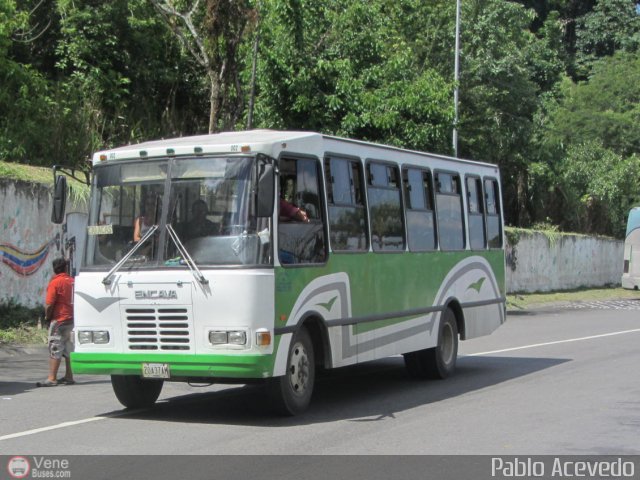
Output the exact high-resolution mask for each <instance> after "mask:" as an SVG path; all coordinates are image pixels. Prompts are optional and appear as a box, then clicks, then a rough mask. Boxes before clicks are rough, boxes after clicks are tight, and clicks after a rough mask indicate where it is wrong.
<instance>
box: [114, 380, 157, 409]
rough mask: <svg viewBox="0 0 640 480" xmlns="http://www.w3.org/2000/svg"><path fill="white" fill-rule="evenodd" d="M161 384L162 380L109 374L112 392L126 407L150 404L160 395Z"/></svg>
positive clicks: (141, 406)
mask: <svg viewBox="0 0 640 480" xmlns="http://www.w3.org/2000/svg"><path fill="white" fill-rule="evenodd" d="M163 384H164V381H163V380H147V379H144V378H140V377H138V376H137V375H111V386H112V387H113V392H114V393H115V394H116V397H117V398H118V401H119V402H120V403H121V404H122V405H124V406H125V407H127V408H147V407H150V406H152V405H153V404H154V403H155V402H156V400H157V399H158V397H159V396H160V392H161V391H162V385H163Z"/></svg>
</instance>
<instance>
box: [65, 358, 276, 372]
mask: <svg viewBox="0 0 640 480" xmlns="http://www.w3.org/2000/svg"><path fill="white" fill-rule="evenodd" d="M145 363H146V364H149V363H153V364H166V365H168V367H169V372H170V376H171V378H173V377H210V378H228V379H231V378H239V379H242V378H247V379H249V378H267V377H270V376H271V372H272V371H273V357H272V356H270V355H176V354H163V355H148V354H137V353H135V354H132V353H84V352H73V353H72V354H71V368H72V370H73V373H77V374H91V375H142V366H143V364H145Z"/></svg>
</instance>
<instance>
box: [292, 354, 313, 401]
mask: <svg viewBox="0 0 640 480" xmlns="http://www.w3.org/2000/svg"><path fill="white" fill-rule="evenodd" d="M289 382H290V383H291V388H292V389H293V391H294V392H296V393H297V394H300V395H302V394H304V392H305V391H306V390H307V387H308V382H309V357H308V355H307V351H306V350H305V348H304V346H303V345H302V344H300V343H298V344H296V345H295V346H294V347H293V350H292V352H291V360H290V361H289Z"/></svg>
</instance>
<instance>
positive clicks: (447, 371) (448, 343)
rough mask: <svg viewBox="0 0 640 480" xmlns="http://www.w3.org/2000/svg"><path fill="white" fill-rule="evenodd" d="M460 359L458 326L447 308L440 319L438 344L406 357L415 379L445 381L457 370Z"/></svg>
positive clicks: (453, 314)
mask: <svg viewBox="0 0 640 480" xmlns="http://www.w3.org/2000/svg"><path fill="white" fill-rule="evenodd" d="M457 358H458V324H457V322H456V315H455V313H453V310H451V309H450V308H447V309H446V310H445V311H444V312H443V313H442V317H441V318H440V326H439V327H438V344H437V346H436V347H434V348H427V349H424V350H419V351H417V352H411V353H407V354H405V355H404V363H405V366H406V367H407V371H408V372H409V375H410V376H412V377H414V378H435V379H445V378H447V377H450V376H452V375H453V374H454V373H455V370H456V360H457Z"/></svg>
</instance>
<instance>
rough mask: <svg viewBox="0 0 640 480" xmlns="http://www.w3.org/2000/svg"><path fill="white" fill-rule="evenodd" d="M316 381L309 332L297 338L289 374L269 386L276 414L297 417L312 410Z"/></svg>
mask: <svg viewBox="0 0 640 480" xmlns="http://www.w3.org/2000/svg"><path fill="white" fill-rule="evenodd" d="M314 381H315V359H314V354H313V344H312V342H311V337H310V336H309V332H308V331H307V329H306V328H304V327H303V328H301V329H300V330H298V332H297V333H296V334H295V335H294V337H293V339H292V340H291V345H290V347H289V355H288V356H287V371H286V373H285V374H284V375H283V376H281V377H273V378H271V379H270V380H269V383H268V385H267V389H268V394H269V397H270V399H271V402H272V405H273V407H274V409H275V410H276V412H277V413H279V414H282V415H297V414H299V413H302V412H303V411H305V410H306V409H307V407H308V406H309V402H310V401H311V395H312V393H313V385H314Z"/></svg>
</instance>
